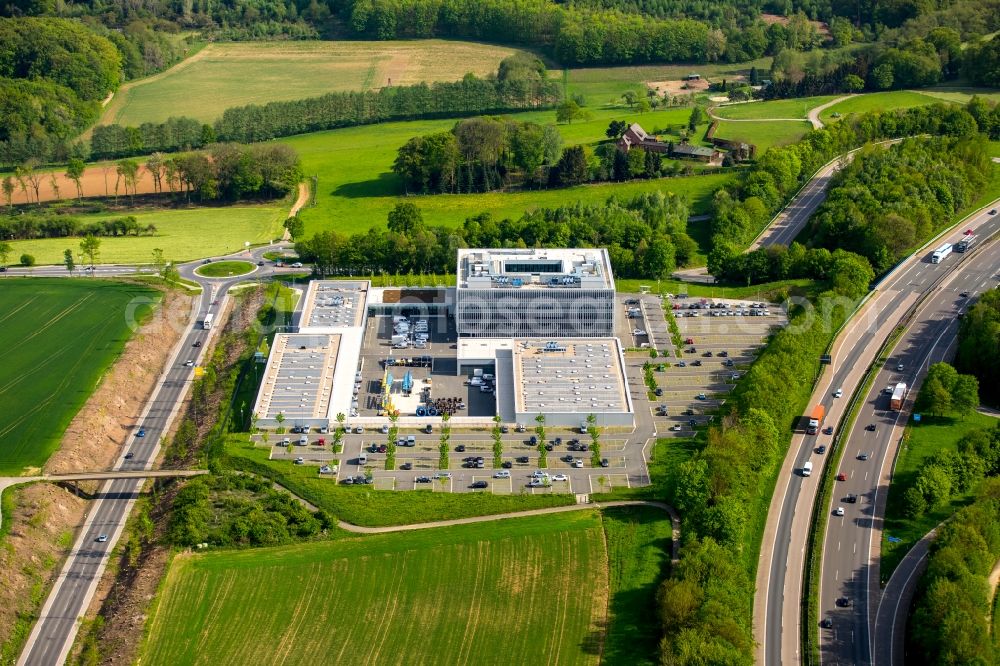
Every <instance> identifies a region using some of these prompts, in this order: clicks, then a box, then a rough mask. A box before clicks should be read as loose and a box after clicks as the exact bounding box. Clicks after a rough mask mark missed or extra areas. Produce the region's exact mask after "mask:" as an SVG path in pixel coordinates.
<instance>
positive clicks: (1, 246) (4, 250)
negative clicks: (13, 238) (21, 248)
mask: <svg viewBox="0 0 1000 666" xmlns="http://www.w3.org/2000/svg"><path fill="white" fill-rule="evenodd" d="M13 251H14V246H12V245H11V244H10V243H8V242H7V241H0V266H6V265H7V260H8V259H10V253H11V252H13Z"/></svg>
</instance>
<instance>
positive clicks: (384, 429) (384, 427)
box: [382, 423, 389, 435]
mask: <svg viewBox="0 0 1000 666" xmlns="http://www.w3.org/2000/svg"><path fill="white" fill-rule="evenodd" d="M382 434H383V435H388V434H389V424H388V423H384V424H382Z"/></svg>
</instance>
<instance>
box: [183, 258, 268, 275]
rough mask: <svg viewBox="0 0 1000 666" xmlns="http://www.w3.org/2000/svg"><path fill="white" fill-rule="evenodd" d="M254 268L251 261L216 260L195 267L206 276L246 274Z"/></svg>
mask: <svg viewBox="0 0 1000 666" xmlns="http://www.w3.org/2000/svg"><path fill="white" fill-rule="evenodd" d="M253 269H254V265H253V264H251V263H250V262H249V261H216V262H214V263H211V264H205V265H204V266H199V267H198V268H197V269H195V273H197V274H198V275H202V276H204V277H210V278H221V277H232V276H234V275H246V274H247V273H249V272H250V271H252V270H253Z"/></svg>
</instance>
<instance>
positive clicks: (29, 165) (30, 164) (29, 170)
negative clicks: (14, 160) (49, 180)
mask: <svg viewBox="0 0 1000 666" xmlns="http://www.w3.org/2000/svg"><path fill="white" fill-rule="evenodd" d="M37 166H38V160H36V159H34V158H32V159H29V160H28V161H27V162H25V163H24V166H23V167H22V169H23V171H22V173H23V175H24V179H25V180H27V181H28V184H29V185H31V189H33V190H34V191H35V203H36V204H39V205H41V203H42V200H41V198H40V197H39V194H38V191H39V190H40V189H41V188H42V178H43V177H44V175H45V174H42V173H39V172H38V171H36V170H35V168H36V167H37Z"/></svg>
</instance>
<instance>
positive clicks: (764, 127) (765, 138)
mask: <svg viewBox="0 0 1000 666" xmlns="http://www.w3.org/2000/svg"><path fill="white" fill-rule="evenodd" d="M810 129H812V125H810V124H809V121H807V120H803V121H801V122H794V121H789V122H785V121H781V122H778V121H773V120H771V121H768V120H762V121H760V122H739V123H737V122H732V123H727V122H726V121H724V120H722V121H720V122H719V129H717V130H716V131H715V136H716V137H718V138H720V139H729V140H731V141H744V142H746V143H753V144H756V145H757V154H758V155H763V154H764V151H766V150H767V149H768V148H770V147H772V146H786V145H788V144H790V143H795V142H796V141H798V140H799V139H801V138H802V137H803V136H805V133H806V132H808V131H809V130H810Z"/></svg>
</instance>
